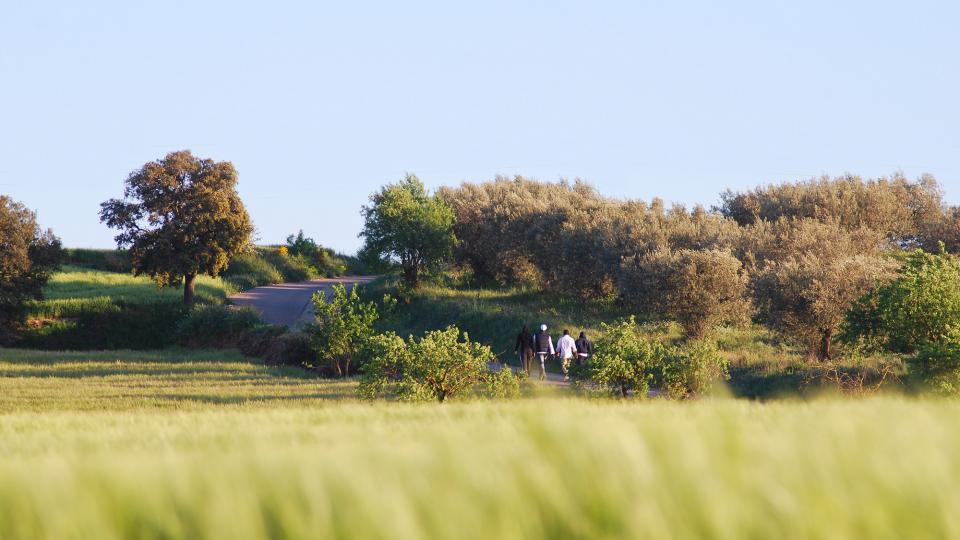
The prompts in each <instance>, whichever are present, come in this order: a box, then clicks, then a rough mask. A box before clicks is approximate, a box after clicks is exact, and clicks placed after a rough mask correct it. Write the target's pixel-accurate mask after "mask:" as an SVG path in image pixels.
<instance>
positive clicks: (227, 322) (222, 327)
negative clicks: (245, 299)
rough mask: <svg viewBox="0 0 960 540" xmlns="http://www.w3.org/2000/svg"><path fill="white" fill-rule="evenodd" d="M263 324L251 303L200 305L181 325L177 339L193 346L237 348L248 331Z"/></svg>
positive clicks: (178, 325) (176, 334)
mask: <svg viewBox="0 0 960 540" xmlns="http://www.w3.org/2000/svg"><path fill="white" fill-rule="evenodd" d="M262 324H263V321H262V320H261V319H260V314H259V313H257V311H256V310H255V309H253V308H251V307H249V306H245V307H233V306H200V307H198V308H196V309H194V310H192V311H190V312H189V313H188V314H187V316H186V317H184V318H183V320H181V321H180V323H179V324H177V329H176V332H175V339H174V340H175V342H176V343H178V344H180V345H183V346H186V347H192V348H226V347H236V346H237V343H238V341H239V340H240V338H241V336H243V334H244V333H246V332H249V331H250V330H253V329H254V328H256V327H258V326H261V325H262Z"/></svg>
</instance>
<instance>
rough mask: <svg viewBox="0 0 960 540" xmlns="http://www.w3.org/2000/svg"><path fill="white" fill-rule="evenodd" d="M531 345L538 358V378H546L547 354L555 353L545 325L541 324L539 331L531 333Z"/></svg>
mask: <svg viewBox="0 0 960 540" xmlns="http://www.w3.org/2000/svg"><path fill="white" fill-rule="evenodd" d="M533 347H534V350H535V351H536V352H537V357H538V358H540V380H541V381H542V380H544V379H546V378H547V356H553V355H554V354H556V350H554V348H553V338H552V337H550V334H548V333H547V325H545V324H541V325H540V331H539V332H537V333H536V334H534V335H533Z"/></svg>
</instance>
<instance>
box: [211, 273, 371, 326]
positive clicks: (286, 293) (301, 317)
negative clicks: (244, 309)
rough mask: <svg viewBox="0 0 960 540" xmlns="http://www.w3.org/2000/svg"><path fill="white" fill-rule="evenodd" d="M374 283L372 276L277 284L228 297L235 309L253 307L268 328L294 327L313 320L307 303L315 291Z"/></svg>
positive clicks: (310, 305)
mask: <svg viewBox="0 0 960 540" xmlns="http://www.w3.org/2000/svg"><path fill="white" fill-rule="evenodd" d="M374 279H376V276H351V277H342V278H329V279H313V280H310V281H299V282H296V283H279V284H277V285H266V286H264V287H257V288H255V289H250V290H249V291H245V292H242V293H239V294H235V295H233V296H231V297H230V301H231V302H233V303H234V304H236V305H238V306H253V307H254V308H256V309H257V311H259V312H260V313H261V314H262V315H263V320H264V321H266V322H268V323H270V324H277V325H282V326H290V327H293V326H297V325H298V324H300V323H301V322H305V321H309V320H311V319H312V318H313V307H312V304H311V302H310V299H311V298H312V297H313V293H315V292H316V291H320V290H323V291H326V292H328V293H329V291H330V289H331V288H332V287H333V286H334V285H336V284H338V283H340V284H343V285H344V286H346V287H347V289H349V288H350V287H353V286H354V285H362V284H364V283H369V282H371V281H373V280H374Z"/></svg>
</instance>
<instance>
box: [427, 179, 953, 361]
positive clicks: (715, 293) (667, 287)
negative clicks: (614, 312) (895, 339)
mask: <svg viewBox="0 0 960 540" xmlns="http://www.w3.org/2000/svg"><path fill="white" fill-rule="evenodd" d="M439 196H440V197H441V198H442V199H443V200H444V201H446V202H447V204H448V205H449V206H450V207H451V209H452V210H453V213H454V217H455V221H454V226H453V230H454V233H455V234H456V237H457V239H458V243H457V245H456V249H455V255H454V258H455V259H454V260H455V262H456V263H457V264H459V265H461V266H464V267H468V268H470V269H471V270H472V273H473V275H474V276H475V278H476V279H477V280H478V281H481V282H488V283H497V284H500V285H518V286H528V287H533V288H542V289H544V290H547V291H552V292H559V293H567V294H574V295H578V296H580V297H583V298H585V299H589V298H616V299H619V300H620V301H622V302H624V303H625V304H627V305H629V306H631V307H632V308H633V309H634V310H635V311H636V312H637V313H640V314H648V315H651V316H658V317H663V316H667V317H669V318H671V319H674V320H676V321H677V322H678V323H680V324H681V325H682V326H683V328H684V330H685V332H686V333H687V335H688V336H690V337H700V336H703V335H704V334H706V333H707V332H709V331H710V329H712V328H713V327H715V326H717V325H719V324H723V323H738V322H742V321H747V320H750V318H751V317H752V318H754V319H756V320H758V321H760V322H763V323H765V324H767V325H769V326H770V327H771V328H772V329H774V330H775V331H777V332H779V333H781V334H782V335H783V336H784V337H786V338H789V339H791V340H793V341H795V342H798V343H800V344H803V345H805V346H806V347H807V348H808V350H809V351H810V353H811V355H816V356H818V357H819V358H829V357H830V356H831V354H832V353H831V343H832V342H833V340H834V336H835V334H836V332H837V331H838V328H839V326H840V325H841V323H842V322H843V319H844V315H845V314H846V313H847V312H848V311H849V309H850V307H851V306H852V305H853V303H854V302H855V301H856V300H857V299H858V298H860V297H862V296H863V295H864V294H866V293H867V292H869V291H870V290H872V289H873V288H874V287H875V286H876V285H877V284H878V283H880V282H883V281H884V280H887V279H890V278H891V277H892V276H893V272H894V270H895V268H896V262H895V259H894V258H892V257H891V256H890V255H891V254H892V253H894V252H896V251H901V250H904V249H913V248H922V249H925V250H928V251H935V250H936V249H937V246H938V244H939V243H940V242H942V243H944V244H945V246H946V247H947V249H948V250H952V249H958V248H960V227H958V223H960V221H958V218H960V210H958V209H957V208H951V207H947V206H946V205H945V204H944V202H943V197H942V191H941V189H940V186H939V185H938V184H937V182H936V180H934V179H933V178H932V177H930V176H924V177H922V178H920V179H918V180H916V181H912V180H908V179H907V178H905V177H903V176H902V175H894V176H892V177H890V178H879V179H862V178H860V177H856V176H850V175H848V176H842V177H838V178H828V177H823V178H818V179H813V180H809V181H802V182H796V183H789V184H781V185H771V186H765V187H760V188H756V189H753V190H749V191H745V192H731V191H727V192H725V193H723V194H722V195H721V204H720V205H719V206H718V207H714V208H712V209H709V210H708V209H706V208H703V207H700V206H696V207H694V208H692V209H688V208H686V207H684V206H681V205H673V206H670V207H668V206H667V205H665V204H664V202H663V201H662V200H659V199H653V200H652V201H650V202H645V201H636V200H620V199H613V198H609V197H605V196H603V195H601V194H599V193H598V192H597V191H596V190H595V189H593V188H592V187H590V186H589V185H587V184H585V183H583V182H580V181H576V182H573V183H569V182H560V183H547V182H538V181H535V180H530V179H527V178H523V177H516V178H512V179H511V178H504V177H498V178H496V179H495V180H493V181H490V182H484V183H464V184H462V185H460V186H459V187H447V188H442V189H441V190H440V191H439Z"/></svg>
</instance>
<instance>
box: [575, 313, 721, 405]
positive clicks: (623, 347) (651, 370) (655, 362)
mask: <svg viewBox="0 0 960 540" xmlns="http://www.w3.org/2000/svg"><path fill="white" fill-rule="evenodd" d="M601 332H602V333H603V337H602V338H601V339H599V340H597V343H596V344H595V348H594V355H593V356H592V357H591V358H590V360H589V361H588V362H587V363H586V364H585V365H584V366H582V367H579V368H578V369H575V370H574V371H573V375H574V379H575V381H576V383H577V386H578V387H579V388H581V389H583V388H585V386H584V385H585V383H587V382H589V383H593V384H594V385H596V387H598V388H601V389H605V390H607V391H609V392H611V393H613V394H615V395H619V396H621V397H628V396H629V395H630V393H631V392H632V393H633V395H634V396H635V397H638V398H645V397H646V396H647V394H648V393H649V391H650V386H651V385H655V386H657V387H658V388H659V389H660V390H661V391H662V392H663V395H665V396H667V397H670V398H674V399H682V398H690V397H695V396H699V395H703V394H705V393H707V392H709V391H710V389H711V388H712V386H713V383H714V381H715V380H716V379H718V378H727V377H729V371H728V365H727V361H726V360H725V359H724V358H723V357H722V356H721V355H720V352H719V350H718V349H717V346H716V344H714V343H711V342H708V341H689V342H685V343H681V344H680V345H672V346H668V345H665V344H663V343H662V342H660V341H655V340H651V339H649V338H647V337H646V336H645V335H644V333H643V329H642V328H641V327H640V326H638V325H637V323H636V320H635V319H634V318H633V317H630V318H629V319H625V320H622V321H620V322H618V323H615V324H612V325H607V324H603V325H601Z"/></svg>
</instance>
